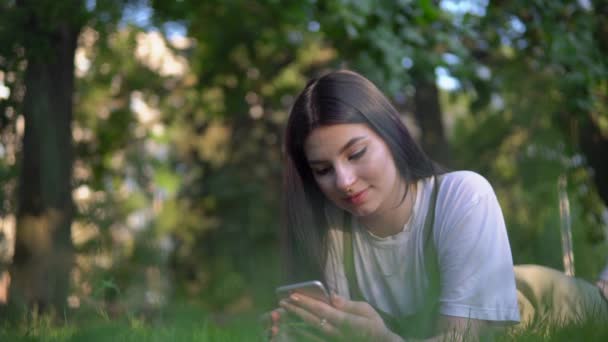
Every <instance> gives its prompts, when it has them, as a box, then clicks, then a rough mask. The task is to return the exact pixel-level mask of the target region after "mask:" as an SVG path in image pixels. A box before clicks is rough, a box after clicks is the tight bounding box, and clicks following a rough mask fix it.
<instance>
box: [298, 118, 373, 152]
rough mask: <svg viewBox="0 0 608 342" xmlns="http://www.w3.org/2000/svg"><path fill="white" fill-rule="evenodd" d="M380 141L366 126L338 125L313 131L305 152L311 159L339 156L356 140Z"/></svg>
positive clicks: (306, 142)
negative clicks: (344, 148) (361, 138)
mask: <svg viewBox="0 0 608 342" xmlns="http://www.w3.org/2000/svg"><path fill="white" fill-rule="evenodd" d="M360 137H363V138H366V139H380V138H379V137H378V136H377V135H376V133H375V132H374V131H373V130H372V129H370V128H369V127H368V126H367V125H365V124H337V125H329V126H320V127H317V128H315V129H313V130H312V132H310V134H309V135H308V137H307V138H306V141H305V142H304V152H305V153H306V156H307V157H308V158H309V159H316V158H317V157H322V156H331V155H336V154H339V153H340V152H341V150H342V148H343V147H344V146H346V144H348V143H349V142H350V141H351V140H352V139H355V138H360Z"/></svg>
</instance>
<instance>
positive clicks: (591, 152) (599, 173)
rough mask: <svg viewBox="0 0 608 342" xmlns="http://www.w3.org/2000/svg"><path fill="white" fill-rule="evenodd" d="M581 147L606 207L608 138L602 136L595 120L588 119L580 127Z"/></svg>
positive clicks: (607, 203) (607, 202) (607, 194)
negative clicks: (607, 153)
mask: <svg viewBox="0 0 608 342" xmlns="http://www.w3.org/2000/svg"><path fill="white" fill-rule="evenodd" d="M579 127H580V128H579V132H578V135H579V139H580V146H581V150H582V151H583V154H584V155H585V158H586V159H587V164H588V165H589V166H591V168H592V169H593V179H594V180H595V185H596V186H597V192H598V194H599V195H600V198H601V199H602V201H604V205H608V178H607V177H606V176H607V175H608V158H606V151H608V137H607V136H606V135H604V134H602V132H601V130H600V127H599V126H598V125H597V124H596V123H595V122H594V120H593V119H591V118H588V119H587V120H585V121H584V122H582V123H581V124H580V126H579Z"/></svg>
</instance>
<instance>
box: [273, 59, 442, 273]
mask: <svg viewBox="0 0 608 342" xmlns="http://www.w3.org/2000/svg"><path fill="white" fill-rule="evenodd" d="M346 123H349V124H353V123H359V124H366V125H367V126H368V127H370V128H371V129H372V130H374V131H375V132H376V134H378V136H380V137H381V138H382V139H383V140H384V142H385V143H386V144H387V146H388V148H389V150H390V152H391V154H392V157H393V160H394V161H395V165H396V167H397V170H398V172H399V174H400V175H401V177H402V178H403V180H405V181H406V182H407V183H408V184H410V183H411V182H415V181H417V180H419V179H421V178H426V177H429V176H432V175H435V174H437V173H439V172H440V168H439V167H438V166H436V164H435V163H434V162H433V161H432V160H431V159H429V158H428V157H427V155H426V154H425V153H424V151H422V149H421V148H420V146H419V145H418V144H417V143H416V141H415V140H414V139H413V138H412V136H411V135H410V133H409V131H408V130H407V128H406V127H405V125H404V124H403V122H402V121H401V119H400V117H399V113H398V112H397V110H396V109H395V108H394V107H393V106H392V105H391V104H390V102H389V101H388V99H387V98H386V97H385V96H384V95H383V94H382V92H380V90H378V88H376V86H374V84H373V83H372V82H370V81H369V80H367V79H366V78H365V77H363V76H361V75H359V74H357V73H355V72H352V71H347V70H340V71H335V72H331V73H328V74H326V75H324V76H322V77H319V78H316V79H312V80H310V81H309V82H308V84H307V85H306V87H305V88H304V90H302V92H301V93H300V95H299V96H298V97H297V99H296V101H295V103H294V105H293V107H292V109H291V112H290V114H289V119H288V121H287V127H286V131H285V141H284V148H285V150H284V151H285V156H284V167H283V172H284V175H283V197H284V198H283V199H284V201H283V203H284V209H283V211H284V216H283V221H284V222H283V224H282V229H281V247H282V255H283V262H284V268H285V269H284V271H285V272H286V276H287V279H288V280H289V281H302V280H311V279H321V280H322V281H325V265H326V261H327V256H328V231H329V226H328V222H327V217H326V208H327V207H328V206H333V204H332V203H331V202H330V201H329V200H328V199H327V198H326V197H325V196H324V195H323V193H322V192H321V190H320V188H319V186H318V185H317V183H316V181H315V179H314V176H313V173H312V170H311V169H310V166H309V165H308V162H307V160H306V155H305V152H304V142H305V141H306V138H307V137H308V135H309V134H310V132H312V130H314V129H315V128H316V127H319V126H326V125H335V124H346ZM349 228H350V227H347V229H349Z"/></svg>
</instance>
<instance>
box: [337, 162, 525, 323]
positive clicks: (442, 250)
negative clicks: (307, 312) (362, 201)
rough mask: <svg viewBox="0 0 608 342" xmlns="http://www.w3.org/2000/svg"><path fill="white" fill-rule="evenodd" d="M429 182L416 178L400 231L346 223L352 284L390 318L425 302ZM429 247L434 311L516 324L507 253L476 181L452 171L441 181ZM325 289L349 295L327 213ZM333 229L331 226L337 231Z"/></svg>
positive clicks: (490, 202)
mask: <svg viewBox="0 0 608 342" xmlns="http://www.w3.org/2000/svg"><path fill="white" fill-rule="evenodd" d="M433 183H434V181H433V178H432V177H431V178H427V179H423V180H420V181H419V183H418V186H417V193H416V200H415V203H414V207H413V214H412V215H411V217H410V220H409V222H408V223H407V224H406V225H405V226H404V229H403V231H401V232H400V233H398V234H396V235H393V236H389V237H386V238H380V237H377V236H374V235H373V234H371V233H369V232H368V231H367V230H366V229H365V228H363V227H361V226H360V225H359V224H358V222H357V220H352V241H353V258H354V263H355V270H356V276H357V282H358V285H359V288H360V290H361V293H362V294H363V296H364V297H365V298H366V301H367V302H369V303H370V304H372V305H374V306H375V307H377V308H379V309H381V310H383V311H385V312H388V313H390V314H392V315H394V316H404V315H410V314H414V313H416V312H418V311H419V310H420V309H421V308H422V307H423V306H425V305H430V304H429V303H425V302H424V301H425V298H428V297H427V296H426V293H427V291H428V286H429V284H428V281H429V280H428V277H427V273H426V272H427V271H426V270H425V263H424V233H423V228H424V222H425V218H426V215H427V210H428V209H429V203H430V199H431V196H432V191H433ZM436 203H437V204H436V207H435V223H434V227H433V243H434V245H435V248H436V251H437V259H438V263H439V269H440V274H441V294H440V298H439V312H440V313H441V314H443V315H449V316H457V317H467V318H473V319H480V320H488V321H497V323H498V322H500V321H502V323H515V322H519V320H520V318H519V310H518V306H517V293H516V288H515V276H514V273H513V260H512V256H511V248H510V246H509V240H508V237H507V232H506V228H505V223H504V219H503V216H502V211H501V209H500V206H499V204H498V201H497V199H496V195H495V194H494V191H493V189H492V187H491V185H490V184H489V183H488V181H487V180H486V179H485V178H483V177H482V176H480V175H478V174H476V173H474V172H471V171H457V172H451V173H447V174H444V175H442V176H441V185H440V190H439V193H438V194H437V202H436ZM328 216H329V223H330V240H329V241H330V252H329V257H328V265H327V268H326V273H327V281H328V286H329V287H330V290H332V291H334V292H336V293H338V294H340V295H342V296H345V297H346V298H350V294H349V290H348V283H347V280H346V276H345V273H344V267H343V262H342V259H343V242H342V231H341V229H339V228H337V227H331V226H332V225H333V224H336V222H337V221H336V220H338V219H339V220H342V218H340V217H339V216H340V215H328ZM338 227H339V226H338Z"/></svg>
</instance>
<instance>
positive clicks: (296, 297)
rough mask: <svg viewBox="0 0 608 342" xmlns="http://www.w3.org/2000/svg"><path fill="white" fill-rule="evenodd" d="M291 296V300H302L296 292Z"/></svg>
mask: <svg viewBox="0 0 608 342" xmlns="http://www.w3.org/2000/svg"><path fill="white" fill-rule="evenodd" d="M289 298H290V299H291V300H293V301H296V302H297V301H299V300H300V297H299V296H298V295H295V294H292V295H291V296H289Z"/></svg>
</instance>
